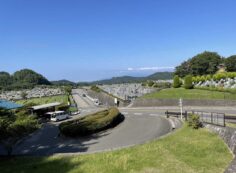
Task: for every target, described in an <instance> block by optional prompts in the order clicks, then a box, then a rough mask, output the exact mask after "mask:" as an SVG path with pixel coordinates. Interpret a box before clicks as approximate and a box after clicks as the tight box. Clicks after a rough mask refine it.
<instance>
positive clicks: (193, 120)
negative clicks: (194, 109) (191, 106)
mask: <svg viewBox="0 0 236 173" xmlns="http://www.w3.org/2000/svg"><path fill="white" fill-rule="evenodd" d="M188 126H190V127H192V128H193V129H198V128H200V127H202V123H201V122H200V117H199V116H198V115H195V114H190V115H189V118H188Z"/></svg>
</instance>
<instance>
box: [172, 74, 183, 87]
mask: <svg viewBox="0 0 236 173" xmlns="http://www.w3.org/2000/svg"><path fill="white" fill-rule="evenodd" d="M180 86H181V82H180V78H179V76H178V75H175V77H174V81H173V87H174V88H179V87H180Z"/></svg>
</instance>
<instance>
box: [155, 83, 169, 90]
mask: <svg viewBox="0 0 236 173" xmlns="http://www.w3.org/2000/svg"><path fill="white" fill-rule="evenodd" d="M153 87H154V88H161V89H165V88H170V87H171V83H170V82H157V83H155V84H154V85H153Z"/></svg>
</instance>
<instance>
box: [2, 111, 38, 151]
mask: <svg viewBox="0 0 236 173" xmlns="http://www.w3.org/2000/svg"><path fill="white" fill-rule="evenodd" d="M21 111H23V112H25V110H23V109H22V110H21ZM21 111H20V112H18V113H17V114H13V113H11V112H8V111H7V110H2V109H1V111H0V112H1V114H3V116H0V143H1V144H2V145H3V146H4V148H5V149H6V150H7V152H8V155H10V154H11V152H12V148H13V146H14V145H15V143H16V142H17V141H18V140H19V139H20V138H22V137H23V136H25V135H26V134H29V133H31V132H33V131H34V130H36V129H37V128H39V124H38V121H37V119H36V118H35V117H33V116H29V115H27V114H24V113H22V112H21ZM3 112H4V113H3Z"/></svg>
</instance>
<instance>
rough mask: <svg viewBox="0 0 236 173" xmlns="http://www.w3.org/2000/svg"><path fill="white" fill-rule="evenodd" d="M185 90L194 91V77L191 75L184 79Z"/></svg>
mask: <svg viewBox="0 0 236 173" xmlns="http://www.w3.org/2000/svg"><path fill="white" fill-rule="evenodd" d="M184 88H185V89H192V88H193V81H192V76H191V75H187V76H186V77H185V78H184Z"/></svg>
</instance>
